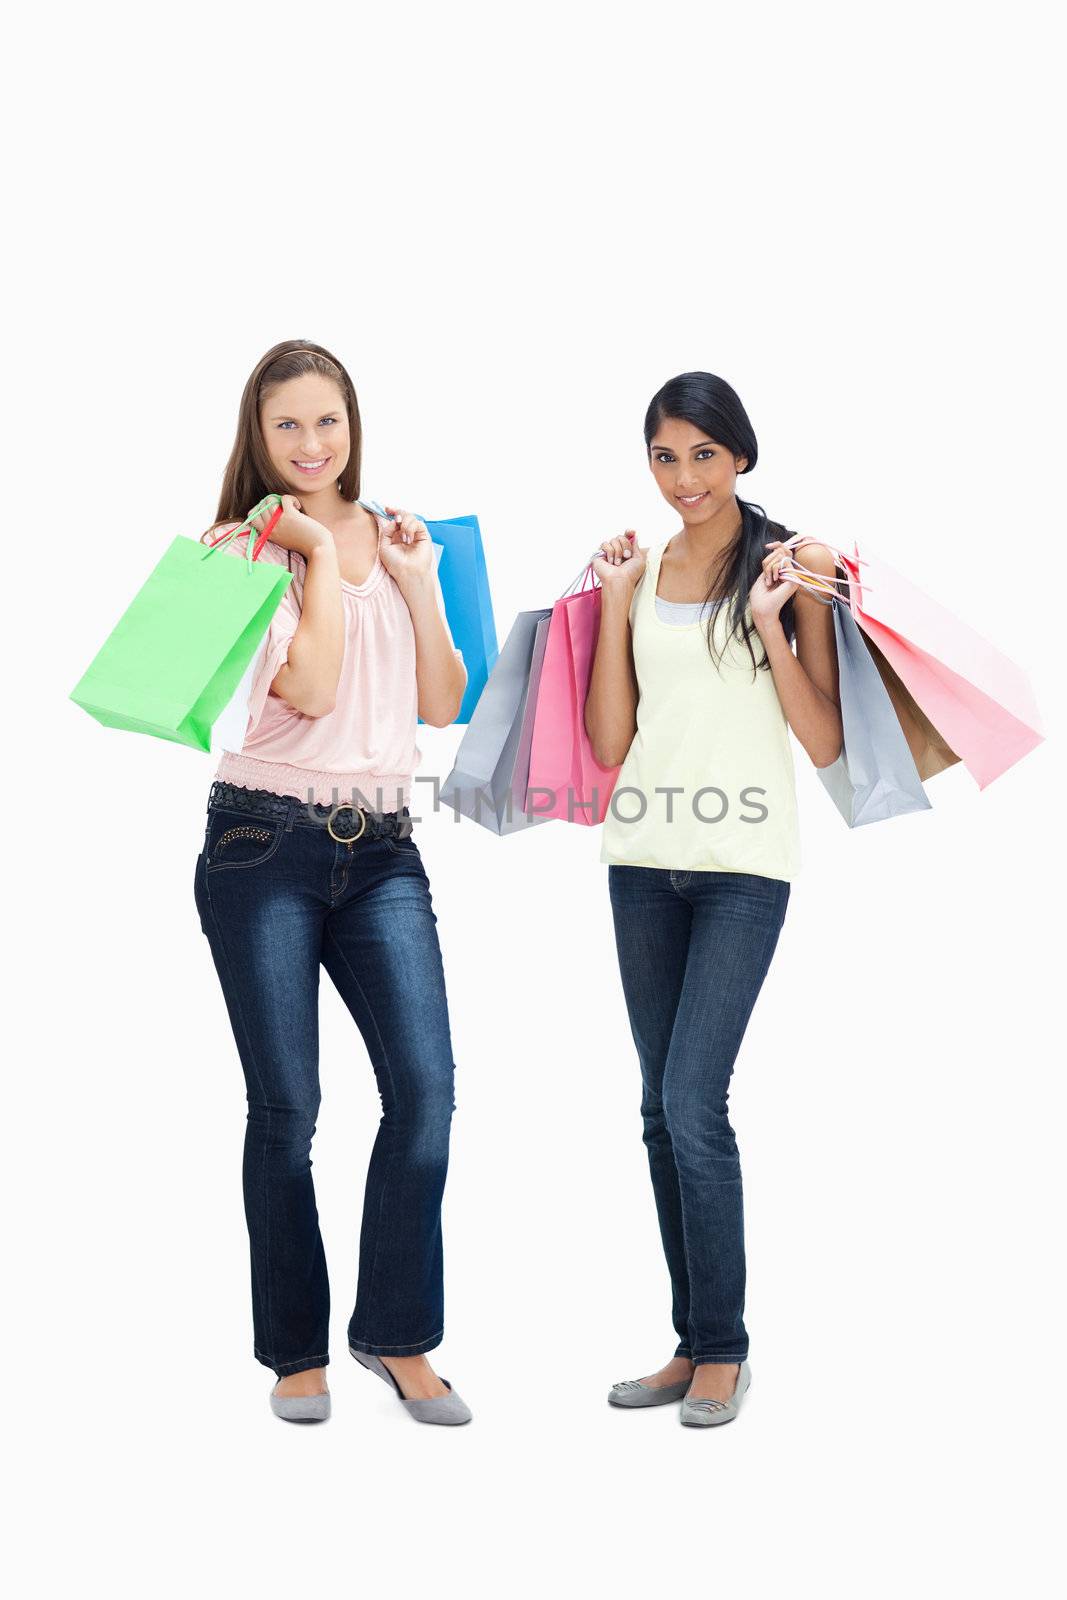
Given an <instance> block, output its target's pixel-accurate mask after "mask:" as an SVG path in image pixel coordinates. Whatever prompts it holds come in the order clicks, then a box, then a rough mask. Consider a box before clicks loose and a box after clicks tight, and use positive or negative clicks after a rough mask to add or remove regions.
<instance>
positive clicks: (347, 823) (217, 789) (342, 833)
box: [207, 778, 411, 844]
mask: <svg viewBox="0 0 1067 1600" xmlns="http://www.w3.org/2000/svg"><path fill="white" fill-rule="evenodd" d="M207 807H208V810H209V811H239V812H241V813H242V815H247V816H255V817H270V818H271V819H272V820H277V821H279V822H284V823H285V825H286V827H287V828H290V827H297V828H299V827H307V828H325V829H326V831H327V833H328V834H329V835H330V838H331V839H336V840H337V842H338V843H339V844H354V843H355V842H356V840H357V839H362V838H364V837H365V836H366V837H368V838H372V839H377V838H381V837H382V836H383V835H384V836H387V837H389V838H393V839H403V838H406V837H407V836H408V835H409V834H410V832H411V812H410V811H409V810H408V808H407V806H405V807H404V809H403V811H372V810H371V809H370V807H369V806H361V805H357V804H355V803H354V802H353V801H345V800H342V801H341V802H340V803H339V804H337V805H318V804H313V803H312V802H311V801H308V800H298V799H297V798H296V796H295V795H290V794H274V793H273V792H272V791H271V790H269V789H245V788H242V786H241V785H240V784H238V783H225V782H224V781H222V780H221V779H219V778H216V779H215V780H214V781H213V783H212V785H211V791H210V793H209V795H208V801H207Z"/></svg>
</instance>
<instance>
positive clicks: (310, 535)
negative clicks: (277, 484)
mask: <svg viewBox="0 0 1067 1600" xmlns="http://www.w3.org/2000/svg"><path fill="white" fill-rule="evenodd" d="M274 509H275V508H274V507H268V508H267V510H265V511H261V512H260V513H259V516H258V517H253V518H252V521H251V523H250V527H253V528H254V529H255V530H256V534H257V536H258V535H259V534H261V533H262V532H263V530H264V528H265V527H266V526H267V523H268V522H269V521H270V519H271V517H272V516H273V515H274ZM270 540H271V543H272V544H277V545H280V546H281V548H282V549H283V550H295V551H296V553H297V555H301V556H303V557H304V560H305V561H306V560H307V559H308V557H309V556H310V555H311V552H312V551H313V550H314V549H315V546H316V545H320V544H322V543H323V542H324V541H327V542H332V540H333V534H332V533H331V532H330V530H329V529H328V528H324V527H323V525H322V523H321V522H316V521H315V519H314V517H309V516H307V515H306V513H305V512H303V511H301V509H300V501H299V500H298V499H297V498H296V495H295V494H283V495H282V514H281V516H280V517H279V518H278V520H277V522H276V523H275V524H274V526H273V528H272V529H271V531H270ZM253 542H254V541H253Z"/></svg>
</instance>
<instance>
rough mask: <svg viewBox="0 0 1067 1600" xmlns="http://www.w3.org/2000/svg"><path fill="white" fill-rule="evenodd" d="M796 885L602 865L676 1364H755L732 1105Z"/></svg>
mask: <svg viewBox="0 0 1067 1600" xmlns="http://www.w3.org/2000/svg"><path fill="white" fill-rule="evenodd" d="M789 887H790V886H789V884H788V882H787V881H786V880H785V879H783V878H765V877H760V876H758V875H756V874H754V873H747V872H695V871H694V872H683V871H673V870H671V869H670V868H667V867H631V866H622V865H617V864H614V863H612V864H610V865H609V866H608V891H609V894H610V896H611V908H612V915H613V918H614V922H615V942H616V947H617V950H618V956H619V971H620V974H621V977H622V986H623V994H624V996H625V999H626V1007H627V1010H628V1012H629V1016H630V1029H631V1032H632V1033H633V1038H634V1043H635V1045H636V1046H637V1054H638V1058H639V1061H640V1065H641V1080H642V1086H643V1087H642V1099H641V1116H642V1118H643V1122H644V1141H645V1145H646V1147H647V1150H648V1162H649V1168H650V1170H651V1174H652V1190H653V1193H654V1195H655V1199H656V1210H657V1213H658V1216H659V1228H660V1236H661V1238H662V1240H663V1251H664V1254H665V1256H666V1258H667V1268H668V1271H669V1272H670V1278H671V1292H672V1316H673V1321H674V1328H675V1332H676V1333H677V1335H678V1347H677V1350H676V1351H675V1354H676V1355H680V1356H688V1357H689V1358H690V1360H692V1361H693V1362H694V1363H695V1364H696V1365H700V1364H701V1363H702V1362H727V1363H728V1362H734V1361H743V1360H744V1359H745V1357H746V1356H747V1355H748V1333H747V1331H746V1329H745V1320H744V1307H745V1231H744V1212H743V1205H742V1191H741V1163H740V1160H739V1158H738V1153H737V1141H736V1139H735V1138H734V1131H733V1128H732V1127H731V1126H730V1121H729V1118H728V1116H727V1106H726V1103H727V1097H728V1094H729V1085H730V1076H731V1074H732V1072H733V1066H734V1061H735V1059H736V1057H737V1052H738V1050H739V1048H740V1045H741V1040H742V1038H743V1037H744V1033H745V1028H746V1027H747V1025H748V1019H749V1017H750V1016H751V1014H752V1009H753V1007H754V1005H755V1003H756V999H757V996H758V995H759V992H760V986H761V985H762V983H763V980H764V978H765V977H766V975H767V970H768V968H769V967H770V964H771V957H772V956H773V955H774V950H775V946H776V945H777V943H778V935H779V933H780V932H781V929H782V924H783V922H784V921H785V912H786V906H787V904H788V902H789ZM790 1026H791V1024H790Z"/></svg>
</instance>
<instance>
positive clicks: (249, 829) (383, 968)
mask: <svg viewBox="0 0 1067 1600" xmlns="http://www.w3.org/2000/svg"><path fill="white" fill-rule="evenodd" d="M331 809H332V808H331V807H328V806H322V807H315V808H314V811H313V812H312V810H311V809H310V808H309V807H308V806H307V805H306V804H305V802H304V801H302V800H298V799H295V798H293V797H289V796H279V795H273V794H267V793H265V792H264V791H261V790H250V789H237V790H235V789H234V787H233V786H232V785H219V784H218V783H217V782H216V783H215V784H213V786H212V790H211V796H210V798H209V802H208V813H207V828H206V832H205V836H204V845H203V849H202V850H201V852H200V855H199V857H198V858H197V863H196V879H195V896H196V905H197V910H198V912H199V914H200V923H201V927H202V928H203V931H204V933H205V934H206V936H207V939H208V943H209V945H210V948H211V955H212V958H213V960H214V963H215V967H216V970H217V972H218V975H219V981H220V983H221V985H222V992H223V995H224V997H225V1001H226V1007H227V1010H228V1012H229V1017H230V1023H231V1026H232V1028H233V1032H234V1038H235V1040H236V1044H237V1050H238V1054H239V1056H240V1059H241V1065H242V1067H243V1069H244V1077H245V1085H246V1090H247V1099H248V1118H247V1123H246V1131H245V1143H244V1166H243V1179H244V1203H245V1216H246V1219H247V1222H248V1235H249V1244H250V1248H251V1268H252V1321H253V1332H254V1351H255V1355H256V1358H257V1359H258V1360H259V1361H262V1362H263V1364H264V1365H265V1366H268V1367H272V1368H273V1369H274V1371H275V1372H276V1373H277V1374H278V1375H279V1377H284V1376H286V1375H288V1374H289V1373H293V1372H301V1371H303V1370H304V1369H306V1368H309V1367H320V1366H325V1365H326V1364H327V1362H328V1361H329V1319H330V1290H329V1283H328V1280H327V1275H326V1258H325V1254H324V1251H323V1245H322V1237H321V1235H320V1232H319V1221H318V1212H317V1210H316V1205H315V1190H314V1185H313V1183H312V1177H311V1157H310V1150H311V1140H312V1135H313V1134H314V1132H315V1122H316V1118H317V1116H318V1111H319V1072H318V1055H319V1032H318V987H319V967H320V964H321V965H322V966H323V967H325V969H326V971H327V973H328V974H329V977H330V978H331V980H332V981H333V983H334V985H335V987H336V989H337V990H338V992H339V994H340V996H341V998H342V1000H343V1001H344V1003H345V1005H346V1006H347V1007H348V1010H349V1011H350V1012H351V1014H352V1016H353V1018H354V1019H355V1022H356V1026H357V1027H358V1028H359V1031H360V1033H361V1034H362V1036H363V1041H364V1043H365V1045H366V1048H367V1052H368V1054H369V1056H370V1060H371V1064H372V1066H373V1068H374V1072H375V1076H376V1079H377V1085H378V1092H379V1094H380V1097H381V1103H382V1118H381V1122H380V1124H379V1127H378V1134H377V1137H376V1139H375V1142H374V1148H373V1151H372V1153H371V1159H370V1165H369V1168H368V1171H367V1184H366V1194H365V1197H364V1203H363V1222H362V1229H361V1233H360V1244H359V1273H358V1280H357V1286H356V1299H355V1309H354V1310H353V1312H352V1317H351V1321H350V1323H349V1327H348V1339H349V1343H350V1344H351V1345H352V1346H353V1347H354V1348H355V1349H357V1350H363V1351H369V1352H370V1353H372V1354H374V1355H378V1356H383V1355H386V1356H401V1355H403V1356H407V1355H416V1354H418V1353H419V1352H421V1351H425V1350H432V1349H433V1348H434V1346H435V1345H438V1344H440V1342H441V1339H442V1336H443V1326H442V1325H443V1320H444V1290H443V1281H442V1280H443V1263H442V1239H441V1199H442V1194H443V1190H444V1183H445V1173H446V1170H447V1166H448V1140H449V1132H450V1128H451V1118H452V1113H453V1111H454V1109H455V1101H454V1096H453V1083H454V1079H453V1071H454V1062H453V1059H452V1045H451V1038H450V1033H449V1023H448V1006H447V1001H446V997H445V980H444V972H443V967H442V961H441V951H440V947H439V944H438V938H437V927H436V923H437V918H436V915H435V914H434V911H433V907H432V903H431V898H430V886H429V880H428V879H427V876H426V872H425V870H424V868H423V864H422V859H421V856H420V854H419V847H418V845H417V844H416V842H415V840H414V839H413V838H412V836H411V833H410V831H409V832H407V834H406V836H402V834H398V833H397V832H396V830H397V828H398V827H399V829H400V830H403V829H405V828H406V829H410V826H411V824H410V814H409V813H408V812H407V810H406V809H405V810H404V811H403V812H402V813H400V814H399V815H400V817H401V818H402V819H403V820H402V821H400V822H399V823H398V814H397V813H396V812H392V813H388V814H386V815H385V816H384V817H383V816H382V814H381V813H378V814H377V815H376V816H375V815H374V814H370V815H368V817H367V821H366V826H365V829H364V832H363V834H362V836H361V837H360V838H359V839H358V840H355V841H354V842H344V841H338V840H335V839H334V838H332V837H331V836H330V834H329V833H328V832H327V829H326V827H325V826H324V820H325V818H326V816H327V814H328V813H329V812H330V811H331ZM354 819H355V813H354V812H353V811H352V810H351V809H350V810H348V811H341V812H338V813H337V816H336V818H335V820H334V822H333V829H334V832H335V833H338V834H341V833H344V834H346V836H347V835H350V834H351V833H352V832H353V831H354V830H355V828H356V827H358V822H357V821H355V820H354ZM379 824H382V825H383V826H384V830H392V831H383V828H382V827H380V826H379Z"/></svg>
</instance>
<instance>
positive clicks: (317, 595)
mask: <svg viewBox="0 0 1067 1600" xmlns="http://www.w3.org/2000/svg"><path fill="white" fill-rule="evenodd" d="M306 561H307V566H306V569H305V572H304V594H303V601H302V603H301V607H300V622H299V624H298V626H297V630H296V632H295V633H294V635H293V637H292V639H291V641H290V644H289V659H288V661H287V662H286V663H285V665H284V666H283V667H281V668H280V669H279V671H278V672H277V673H276V674H275V676H274V679H273V681H272V682H271V686H270V692H271V694H276V695H277V696H278V697H279V699H281V700H284V701H285V703H286V704H287V705H290V706H292V707H293V710H294V711H300V712H302V713H303V715H304V716H305V717H325V716H328V715H329V713H330V712H331V711H332V710H333V709H334V706H335V705H336V703H337V684H338V681H339V679H340V677H341V664H342V662H343V660H344V651H345V617H344V602H343V601H342V599H341V571H340V568H339V566H338V563H337V546H336V545H335V544H334V542H333V539H332V537H331V536H330V535H329V534H327V535H326V538H325V539H324V540H322V541H321V542H319V543H317V544H315V545H314V546H313V547H312V548H311V551H310V554H309V555H308V556H307V557H306Z"/></svg>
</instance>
